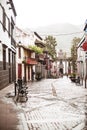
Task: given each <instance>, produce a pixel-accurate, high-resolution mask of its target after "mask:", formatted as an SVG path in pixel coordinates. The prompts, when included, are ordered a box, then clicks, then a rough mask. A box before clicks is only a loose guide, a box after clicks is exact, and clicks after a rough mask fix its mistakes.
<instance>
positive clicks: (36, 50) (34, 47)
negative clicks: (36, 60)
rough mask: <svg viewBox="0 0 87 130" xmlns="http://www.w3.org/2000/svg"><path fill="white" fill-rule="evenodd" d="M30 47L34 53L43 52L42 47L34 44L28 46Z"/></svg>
mask: <svg viewBox="0 0 87 130" xmlns="http://www.w3.org/2000/svg"><path fill="white" fill-rule="evenodd" d="M29 48H30V49H32V50H33V51H35V53H37V54H42V53H43V49H42V48H40V47H38V46H36V45H34V46H29Z"/></svg>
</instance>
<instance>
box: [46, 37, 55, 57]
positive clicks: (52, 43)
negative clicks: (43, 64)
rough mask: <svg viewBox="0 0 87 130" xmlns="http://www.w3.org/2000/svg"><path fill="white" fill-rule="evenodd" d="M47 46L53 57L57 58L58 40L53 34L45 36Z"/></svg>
mask: <svg viewBox="0 0 87 130" xmlns="http://www.w3.org/2000/svg"><path fill="white" fill-rule="evenodd" d="M45 46H46V49H47V50H48V53H49V54H50V56H51V57H52V59H56V57H57V53H56V46H57V42H56V39H55V38H54V37H53V36H50V35H49V36H47V37H45Z"/></svg>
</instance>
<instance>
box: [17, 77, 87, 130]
mask: <svg viewBox="0 0 87 130" xmlns="http://www.w3.org/2000/svg"><path fill="white" fill-rule="evenodd" d="M17 105H18V106H21V109H23V110H24V112H25V117H26V122H27V125H28V129H29V130H87V127H86V115H87V114H86V112H87V111H86V109H87V89H85V88H84V87H83V86H76V85H75V84H74V83H72V82H71V81H70V79H69V78H67V77H63V78H59V79H44V80H42V81H40V82H35V83H31V84H30V85H29V94H28V101H27V103H24V104H23V103H18V104H17Z"/></svg>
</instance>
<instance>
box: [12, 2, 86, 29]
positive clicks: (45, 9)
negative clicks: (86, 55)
mask: <svg viewBox="0 0 87 130" xmlns="http://www.w3.org/2000/svg"><path fill="white" fill-rule="evenodd" d="M13 2H14V5H15V8H16V12H17V17H16V23H17V26H18V27H22V28H26V27H28V28H37V27H39V26H46V25H51V24H55V23H71V24H76V25H79V24H84V23H85V20H86V19H87V0H13Z"/></svg>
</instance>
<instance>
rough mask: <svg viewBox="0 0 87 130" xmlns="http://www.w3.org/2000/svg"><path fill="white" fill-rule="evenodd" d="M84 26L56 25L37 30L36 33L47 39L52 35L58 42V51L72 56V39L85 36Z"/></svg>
mask: <svg viewBox="0 0 87 130" xmlns="http://www.w3.org/2000/svg"><path fill="white" fill-rule="evenodd" d="M83 27H84V25H72V24H69V23H63V24H54V25H49V26H44V27H39V28H36V29H35V30H34V31H36V32H37V33H38V34H39V35H40V36H42V37H43V38H45V37H46V36H47V35H52V36H54V37H55V38H56V41H57V51H59V50H60V49H62V50H63V51H64V52H66V53H67V56H70V48H71V44H72V39H73V38H74V37H79V38H81V37H82V36H83V34H84V32H83Z"/></svg>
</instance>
